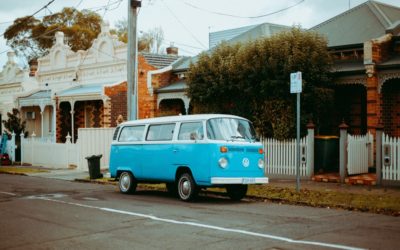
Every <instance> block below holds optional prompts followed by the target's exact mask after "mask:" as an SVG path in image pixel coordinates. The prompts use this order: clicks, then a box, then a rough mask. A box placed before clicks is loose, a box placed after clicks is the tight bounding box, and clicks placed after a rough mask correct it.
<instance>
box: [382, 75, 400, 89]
mask: <svg viewBox="0 0 400 250" xmlns="http://www.w3.org/2000/svg"><path fill="white" fill-rule="evenodd" d="M391 79H400V71H397V72H389V73H380V74H379V77H378V92H379V93H381V91H382V86H383V84H384V83H385V82H386V81H388V80H391Z"/></svg>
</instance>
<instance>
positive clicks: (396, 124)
mask: <svg viewBox="0 0 400 250" xmlns="http://www.w3.org/2000/svg"><path fill="white" fill-rule="evenodd" d="M382 95H383V96H384V97H385V98H383V100H382V123H383V126H384V132H385V133H386V134H389V135H390V136H396V137H400V79H393V80H389V81H387V82H385V83H384V84H383V86H382Z"/></svg>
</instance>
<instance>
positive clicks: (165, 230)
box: [0, 174, 400, 249]
mask: <svg viewBox="0 0 400 250" xmlns="http://www.w3.org/2000/svg"><path fill="white" fill-rule="evenodd" d="M399 236H400V218H399V217H390V216H386V215H376V214H368V213H361V212H349V211H342V210H335V209H326V208H325V209H322V208H311V207H302V206H292V205H281V204H276V203H270V202H256V201H249V200H244V201H241V202H232V201H230V200H229V199H225V198H224V197H211V196H201V197H199V199H198V200H197V201H195V202H193V203H185V202H181V201H179V200H177V199H176V198H174V197H170V196H168V195H167V193H164V192H155V191H141V192H139V193H138V194H136V195H123V194H120V193H119V192H118V191H117V190H116V187H115V186H109V185H99V184H90V183H87V184H86V183H76V182H70V181H62V180H52V179H45V178H39V177H27V176H13V175H4V174H0V249H357V248H367V249H400V237H399Z"/></svg>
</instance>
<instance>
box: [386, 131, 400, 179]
mask: <svg viewBox="0 0 400 250" xmlns="http://www.w3.org/2000/svg"><path fill="white" fill-rule="evenodd" d="M382 157H383V164H382V165H383V167H382V179H383V180H391V181H400V138H395V137H390V136H388V135H386V134H385V133H383V134H382Z"/></svg>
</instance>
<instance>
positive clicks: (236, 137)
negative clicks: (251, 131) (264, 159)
mask: <svg viewBox="0 0 400 250" xmlns="http://www.w3.org/2000/svg"><path fill="white" fill-rule="evenodd" d="M231 139H243V140H244V139H245V138H244V136H240V135H232V136H231Z"/></svg>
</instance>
